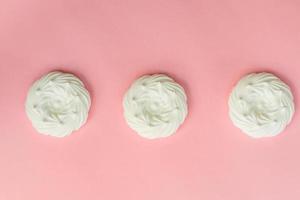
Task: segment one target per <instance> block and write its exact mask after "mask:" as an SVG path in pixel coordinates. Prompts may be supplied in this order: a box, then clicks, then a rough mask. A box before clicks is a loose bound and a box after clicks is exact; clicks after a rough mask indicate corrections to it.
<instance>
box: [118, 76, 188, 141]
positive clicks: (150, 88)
mask: <svg viewBox="0 0 300 200" xmlns="http://www.w3.org/2000/svg"><path fill="white" fill-rule="evenodd" d="M123 107H124V116H125V119H126V121H127V123H128V125H129V126H130V127H131V128H132V129H133V130H135V131H136V132H137V133H138V134H139V135H140V136H142V137H144V138H148V139H155V138H162V137H167V136H170V135H172V134H173V133H175V132H176V130H177V129H178V127H179V126H180V125H181V124H182V123H183V121H184V120H185V118H186V116H187V113H188V109H187V97H186V94H185V92H184V89H183V88H182V87H181V86H180V85H179V84H178V83H176V82H175V81H174V80H173V79H172V78H170V77H168V76H166V75H163V74H155V75H145V76H142V77H141V78H139V79H138V80H136V81H135V82H134V83H133V84H132V85H131V87H130V88H129V90H128V91H127V93H126V94H125V96H124V100H123Z"/></svg>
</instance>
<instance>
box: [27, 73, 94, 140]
mask: <svg viewBox="0 0 300 200" xmlns="http://www.w3.org/2000/svg"><path fill="white" fill-rule="evenodd" d="M90 105H91V100H90V95H89V92H88V91H87V90H86V88H85V87H84V85H83V83H82V82H81V81H80V80H79V79H78V78H77V77H76V76H74V75H73V74H69V73H63V72H58V71H54V72H51V73H49V74H47V75H45V76H43V77H42V78H41V79H39V80H37V81H36V82H35V83H34V84H33V85H32V87H31V88H30V90H29V92H28V95H27V100H26V105H25V107H26V113H27V116H28V118H29V119H30V120H31V122H32V125H33V127H34V128H35V129H36V130H37V131H38V132H39V133H42V134H45V135H50V136H55V137H64V136H67V135H69V134H70V133H72V132H73V131H75V130H77V129H79V128H80V127H81V126H82V125H83V124H84V123H85V122H86V120H87V117H88V112H89V109H90Z"/></svg>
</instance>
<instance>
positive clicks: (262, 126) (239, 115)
mask: <svg viewBox="0 0 300 200" xmlns="http://www.w3.org/2000/svg"><path fill="white" fill-rule="evenodd" d="M293 114H294V102H293V95H292V93H291V90H290V88H289V87H288V86H287V85H286V84H285V83H284V82H282V81H281V80H280V79H279V78H278V77H276V76H274V75H273V74H270V73H265V72H262V73H252V74H249V75H247V76H245V77H243V78H242V79H241V80H240V81H239V82H238V83H237V85H236V86H235V87H234V89H233V91H232V93H231V95H230V97H229V115H230V118H231V120H232V122H233V124H234V125H235V126H237V127H238V128H240V129H241V130H242V131H243V132H244V133H246V134H248V135H249V136H251V137H254V138H261V137H271V136H275V135H277V134H279V133H280V132H282V131H283V130H284V129H285V127H286V126H287V125H288V124H289V123H290V121H291V119H292V117H293Z"/></svg>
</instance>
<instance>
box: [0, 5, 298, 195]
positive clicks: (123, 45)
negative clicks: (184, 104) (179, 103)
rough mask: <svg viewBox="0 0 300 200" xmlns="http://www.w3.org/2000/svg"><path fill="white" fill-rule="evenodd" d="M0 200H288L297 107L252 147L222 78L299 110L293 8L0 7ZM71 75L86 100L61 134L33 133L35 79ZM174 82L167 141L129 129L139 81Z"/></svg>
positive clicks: (293, 180)
mask: <svg viewBox="0 0 300 200" xmlns="http://www.w3.org/2000/svg"><path fill="white" fill-rule="evenodd" d="M0 27H1V31H0V73H1V80H0V85H1V86H0V91H1V98H0V112H1V116H0V121H1V125H0V126H1V132H0V199H1V200H41V199H42V200H56V199H57V200H83V199H88V200H99V199H104V200H119V199H122V200H123V199H126V200H127V199H128V200H169V199H170V200H199V199H205V200H283V199H288V200H294V199H295V200H296V199H300V190H299V188H300V158H299V152H300V133H299V131H300V125H299V117H300V116H299V112H296V113H295V116H294V119H293V121H292V123H291V124H290V126H288V128H287V129H286V131H284V132H283V133H282V134H281V135H280V136H278V137H275V138H272V139H261V140H254V139H251V138H249V137H247V136H246V135H244V134H242V133H241V132H240V131H239V130H238V129H237V128H235V127H234V126H233V125H232V123H231V121H230V120H229V118H228V114H227V112H228V108H227V99H228V95H229V92H230V90H231V88H232V86H233V85H234V83H235V82H236V81H237V80H238V79H239V78H240V77H241V76H242V75H244V74H246V73H249V72H253V71H264V70H266V71H270V72H273V73H275V74H277V75H278V76H280V77H281V78H282V79H283V80H284V81H286V82H287V83H288V84H289V85H290V86H291V88H292V89H293V93H294V96H295V103H296V106H297V105H299V103H300V99H299V90H300V81H299V77H300V1H299V0H284V1H283V0H242V1H241V0H219V1H218V0H186V1H184V0H164V1H162V0H160V1H159V0H154V1H146V0H44V1H41V0H0ZM54 69H61V70H66V71H69V72H73V73H75V74H77V75H78V76H79V77H80V78H82V80H83V81H84V82H85V84H86V85H87V87H88V89H89V90H90V92H91V95H92V100H93V102H92V107H91V111H90V115H89V119H88V123H87V124H86V125H85V126H84V127H82V128H81V129H80V131H78V132H76V133H74V134H73V135H71V136H70V137H67V138H64V139H56V138H51V137H47V136H43V135H40V134H37V132H36V131H35V130H34V129H33V128H32V126H31V124H30V121H29V120H28V119H27V117H26V115H25V112H24V101H25V97H26V93H27V91H28V89H29V87H30V85H31V84H32V83H33V81H34V80H36V79H37V78H39V77H40V76H41V75H43V74H45V73H47V72H49V71H50V70H54ZM155 72H163V73H167V74H169V75H171V76H172V77H174V78H175V79H176V80H177V81H178V82H179V83H181V84H182V85H183V86H184V87H185V89H186V91H187V94H188V97H189V115H188V117H187V119H186V121H185V123H184V125H183V126H181V128H180V129H179V131H178V132H177V134H175V135H174V136H172V137H170V138H167V139H161V140H155V141H149V140H145V139H142V138H140V137H139V136H138V135H136V134H135V133H134V132H133V131H132V130H131V129H129V128H128V127H127V125H126V123H125V121H124V119H123V115H122V104H121V102H122V96H123V94H124V92H125V91H126V89H127V88H128V86H129V84H130V83H131V82H132V81H133V80H134V79H135V78H137V77H139V76H140V75H143V74H145V73H155Z"/></svg>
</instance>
